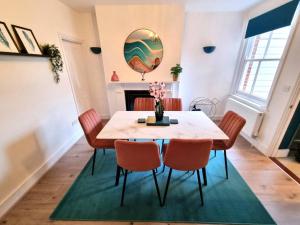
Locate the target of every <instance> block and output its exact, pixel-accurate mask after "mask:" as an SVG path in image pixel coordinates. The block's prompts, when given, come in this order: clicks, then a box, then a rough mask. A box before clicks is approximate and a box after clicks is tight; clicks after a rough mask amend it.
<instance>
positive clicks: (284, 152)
mask: <svg viewBox="0 0 300 225" xmlns="http://www.w3.org/2000/svg"><path fill="white" fill-rule="evenodd" d="M289 152H290V150H289V149H278V151H277V152H276V154H275V156H274V157H276V158H286V157H287V156H288V154H289Z"/></svg>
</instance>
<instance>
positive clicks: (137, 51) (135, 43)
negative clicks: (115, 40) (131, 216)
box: [124, 29, 163, 81]
mask: <svg viewBox="0 0 300 225" xmlns="http://www.w3.org/2000/svg"><path fill="white" fill-rule="evenodd" d="M124 57H125V60H126V62H127V64H128V65H129V66H130V68H132V69H133V70H134V71H136V72H139V73H140V74H141V76H142V81H144V80H145V78H144V75H145V73H149V72H151V71H153V70H154V69H156V68H157V67H158V66H159V64H160V63H161V61H162V58H163V46H162V42H161V40H160V38H159V36H158V35H157V34H156V33H155V32H153V31H151V30H149V29H138V30H135V31H133V32H132V33H131V34H129V36H128V37H127V39H126V41H125V44H124Z"/></svg>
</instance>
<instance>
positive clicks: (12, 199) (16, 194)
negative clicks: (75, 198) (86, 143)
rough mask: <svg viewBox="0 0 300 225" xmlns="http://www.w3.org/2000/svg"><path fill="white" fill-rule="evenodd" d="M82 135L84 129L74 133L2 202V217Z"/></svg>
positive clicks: (0, 212)
mask: <svg viewBox="0 0 300 225" xmlns="http://www.w3.org/2000/svg"><path fill="white" fill-rule="evenodd" d="M82 135H83V133H82V131H80V132H78V133H76V134H74V135H73V136H72V137H71V138H70V139H69V140H67V141H66V142H65V143H64V144H62V145H61V146H60V147H59V148H58V150H57V151H56V152H54V153H53V154H52V155H51V156H50V157H49V158H48V159H47V160H46V161H45V162H44V163H43V164H42V165H41V166H40V167H39V168H37V169H36V170H35V171H34V172H33V173H32V174H31V175H30V176H29V177H27V178H26V179H25V180H24V182H23V183H22V184H20V185H19V186H18V187H16V188H15V189H14V190H13V191H12V192H11V194H10V195H9V196H8V197H7V198H5V199H4V200H3V201H2V202H1V203H0V218H1V217H2V216H3V215H4V214H5V213H7V212H8V210H10V209H11V208H12V207H13V206H14V205H15V204H16V203H17V202H18V201H19V200H20V199H21V198H22V197H23V196H24V195H25V194H26V193H27V192H28V191H29V190H30V189H31V188H32V187H33V186H34V185H35V184H36V183H37V182H38V181H39V179H40V178H41V177H42V176H43V175H44V174H45V173H46V172H47V171H48V170H49V169H50V168H51V167H52V166H53V165H54V164H55V163H56V162H57V161H58V160H59V159H60V158H61V157H62V156H63V155H64V154H65V153H66V152H67V151H68V150H69V149H70V148H71V147H72V146H73V145H74V144H75V143H76V142H77V141H78V140H79V139H80V138H81V137H82Z"/></svg>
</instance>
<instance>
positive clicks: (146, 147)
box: [115, 140, 162, 206]
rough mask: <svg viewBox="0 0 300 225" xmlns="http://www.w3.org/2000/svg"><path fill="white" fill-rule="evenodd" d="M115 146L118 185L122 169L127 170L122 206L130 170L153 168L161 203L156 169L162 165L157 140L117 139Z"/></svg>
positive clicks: (159, 198)
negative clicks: (132, 140) (134, 140)
mask: <svg viewBox="0 0 300 225" xmlns="http://www.w3.org/2000/svg"><path fill="white" fill-rule="evenodd" d="M115 147H116V153H117V176H116V185H118V183H119V178H120V171H121V169H124V170H125V175H124V183H123V189H122V197H121V206H123V202H124V195H125V189H126V180H127V173H128V171H148V170H152V174H153V178H154V183H155V187H156V191H157V195H158V200H159V204H160V205H161V204H162V203H161V197H160V192H159V187H158V184H157V179H156V174H155V169H157V168H158V167H159V166H160V158H159V146H158V144H157V143H155V142H130V141H125V140H117V141H115Z"/></svg>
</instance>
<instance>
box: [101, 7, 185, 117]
mask: <svg viewBox="0 0 300 225" xmlns="http://www.w3.org/2000/svg"><path fill="white" fill-rule="evenodd" d="M95 10H96V16H97V23H98V30H99V36H100V41H101V47H102V50H103V53H102V57H103V65H104V73H105V79H106V83H107V84H108V83H109V82H110V79H111V75H112V72H113V71H114V70H115V71H116V72H117V74H118V75H119V78H120V81H121V82H140V81H141V75H140V74H139V73H137V72H135V71H134V70H132V69H131V68H130V67H129V66H128V65H127V63H126V61H125V58H124V54H123V48H124V43H125V40H126V38H127V36H128V35H129V34H130V33H131V32H132V31H134V30H136V29H139V28H148V29H151V30H153V31H154V32H156V33H157V34H158V35H159V37H160V39H161V41H162V44H163V50H164V52H163V59H162V62H161V64H160V65H159V67H158V68H157V69H155V70H154V71H152V72H151V73H148V74H146V75H145V79H146V82H149V81H155V80H158V81H171V80H172V76H171V75H170V68H171V67H172V66H174V65H175V64H176V63H179V62H180V55H181V42H182V32H183V24H184V7H183V6H181V5H175V4H174V5H173V4H169V5H155V4H153V5H144V4H141V5H97V6H96V7H95ZM110 87H111V85H107V91H108V101H109V103H110V104H109V106H110V113H111V114H112V113H114V112H115V111H116V110H120V109H121V108H116V107H114V105H113V104H114V103H115V99H116V95H115V93H114V90H112V89H111V88H110Z"/></svg>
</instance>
